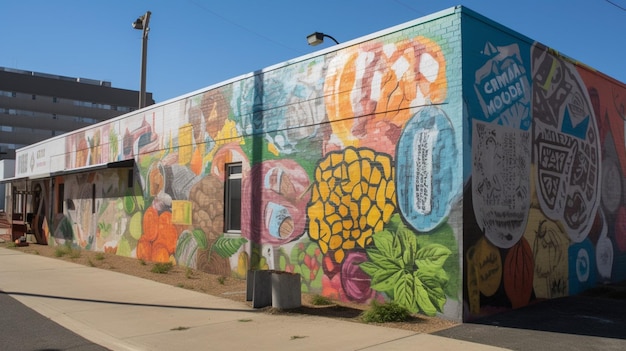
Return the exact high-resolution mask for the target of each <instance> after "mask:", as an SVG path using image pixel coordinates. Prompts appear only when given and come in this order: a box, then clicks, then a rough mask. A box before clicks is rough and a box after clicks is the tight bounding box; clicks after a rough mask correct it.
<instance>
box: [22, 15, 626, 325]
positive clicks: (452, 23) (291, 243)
mask: <svg viewBox="0 0 626 351" xmlns="http://www.w3.org/2000/svg"><path fill="white" fill-rule="evenodd" d="M623 96H626V91H625V90H624V85H623V84H621V83H619V82H617V81H615V80H612V79H610V78H608V77H606V76H604V75H602V74H600V73H598V72H596V71H593V70H591V69H589V68H587V67H585V66H583V65H581V64H578V63H576V62H574V61H572V60H571V59H569V58H567V57H564V56H563V55H560V54H558V53H557V52H555V51H553V50H549V49H547V48H545V47H544V46H543V45H541V44H540V43H537V42H534V41H532V40H531V39H529V38H526V37H524V36H522V35H520V34H518V33H515V32H513V31H511V30H508V29H506V28H504V27H502V26H500V25H498V24H496V23H494V22H492V21H490V20H488V19H486V18H484V17H482V16H480V15H478V14H476V13H474V12H472V11H470V10H468V9H465V8H462V7H457V8H453V9H449V10H446V11H442V12H439V13H437V14H434V15H432V16H428V17H425V18H422V19H419V20H416V21H414V22H411V23H408V24H405V25H402V26H398V27H394V28H391V29H389V30H386V31H383V32H380V33H374V34H372V35H370V36H368V37H365V38H363V39H359V40H355V41H353V42H349V43H344V44H342V45H339V46H337V47H334V48H330V49H327V50H325V51H322V52H319V53H316V54H312V55H308V56H305V57H302V58H298V59H294V60H292V61H289V62H286V63H284V64H280V65H277V66H273V67H270V68H267V69H265V70H261V71H258V72H254V73H252V74H249V75H246V76H243V77H238V78H235V79H233V80H230V81H228V82H225V83H223V84H220V85H216V86H212V87H209V88H207V89H203V90H200V91H198V92H194V93H191V94H189V95H186V96H182V97H180V98H179V99H174V100H171V101H168V102H166V103H162V104H159V105H155V106H151V107H148V108H145V109H142V110H140V111H136V112H133V113H129V114H127V115H124V116H122V117H119V118H115V119H112V120H110V121H107V122H105V123H101V124H98V125H95V126H90V127H86V128H83V129H81V130H78V131H76V132H72V133H69V134H66V135H64V136H61V137H57V138H52V139H49V140H47V141H45V142H42V143H38V144H35V145H32V146H29V147H26V148H23V149H21V150H19V152H18V157H17V164H16V177H27V178H36V179H37V178H41V179H42V180H40V182H41V183H42V184H41V185H40V188H41V189H42V192H43V193H44V194H49V195H46V196H44V197H42V199H41V200H40V201H42V202H43V205H42V202H40V203H39V204H40V206H38V207H37V208H38V209H39V211H38V213H37V214H38V215H39V216H40V217H45V218H44V219H43V222H42V228H43V229H44V231H45V232H46V233H45V235H46V237H47V238H49V243H50V244H52V245H55V244H65V243H67V242H69V243H71V244H72V245H75V246H78V247H81V248H83V249H89V250H98V251H107V252H113V253H116V254H118V255H123V256H129V257H135V258H137V259H142V260H146V261H159V262H165V261H172V262H175V263H176V264H179V265H184V266H188V267H192V268H196V269H200V270H204V271H207V272H211V273H215V274H220V275H226V276H235V277H239V278H245V276H246V274H247V272H248V270H250V269H274V270H282V271H289V272H296V273H300V274H301V275H302V290H303V291H304V292H311V293H320V294H322V295H325V296H328V297H331V298H334V299H337V300H340V301H352V302H358V303H364V304H365V303H369V302H371V301H373V300H378V301H395V302H397V303H399V304H401V305H403V306H406V307H408V308H409V309H410V310H411V311H413V312H419V313H424V314H427V315H443V316H446V317H448V318H452V319H457V320H468V319H472V318H476V317H478V316H482V315H486V314H490V313H495V312H497V311H501V310H506V309H511V308H518V307H521V306H524V305H527V304H529V303H532V302H536V301H540V300H542V299H547V298H555V297H559V296H565V295H570V294H576V293H579V292H581V291H583V290H584V289H587V288H590V287H593V286H595V285H597V284H601V283H604V282H611V281H618V280H623V279H624V278H625V276H626V268H625V267H626V266H625V265H624V260H625V259H626V254H624V251H626V244H624V243H625V242H626V239H625V234H623V232H624V230H623V228H624V227H625V226H624V225H623V222H624V220H625V219H624V218H626V215H625V214H624V213H623V212H626V211H624V210H623V208H624V207H625V206H624V202H625V201H626V200H624V195H623V191H622V189H623V185H624V182H623V178H624V176H623V174H624V173H623V172H624V171H625V170H626V155H625V148H624V129H625V128H624V118H623V109H622V106H623V98H622V97H623ZM128 160H132V161H134V166H133V167H132V168H128V167H127V166H128V164H127V163H125V161H128ZM234 166H237V167H240V168H241V172H240V173H239V172H236V171H234V170H236V169H237V168H236V167H234ZM120 167H121V168H120ZM48 174H49V176H47V175H48ZM42 175H43V176H42ZM239 193H240V201H241V206H231V205H232V204H237V201H239V200H238V196H237V195H238V194H239ZM239 209H240V211H239Z"/></svg>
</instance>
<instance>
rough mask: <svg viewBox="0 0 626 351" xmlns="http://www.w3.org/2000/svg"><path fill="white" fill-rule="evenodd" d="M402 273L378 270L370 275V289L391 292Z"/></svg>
mask: <svg viewBox="0 0 626 351" xmlns="http://www.w3.org/2000/svg"><path fill="white" fill-rule="evenodd" d="M403 274H404V272H403V271H397V272H390V271H384V270H379V271H377V272H376V273H375V274H374V275H373V276H372V289H374V290H376V291H380V292H387V293H389V292H393V291H394V289H395V286H396V284H397V282H398V279H400V278H401V277H402V276H403Z"/></svg>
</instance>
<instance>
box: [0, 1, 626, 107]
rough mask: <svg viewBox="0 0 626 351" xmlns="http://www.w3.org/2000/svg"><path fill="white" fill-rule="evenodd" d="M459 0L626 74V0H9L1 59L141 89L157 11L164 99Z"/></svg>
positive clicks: (152, 68)
mask: <svg viewBox="0 0 626 351" xmlns="http://www.w3.org/2000/svg"><path fill="white" fill-rule="evenodd" d="M455 5H464V6H466V7H468V8H470V9H472V10H474V11H476V12H478V13H480V14H482V15H484V16H486V17H488V18H490V19H492V20H494V21H496V22H499V23H500V24H503V25H505V26H507V27H509V28H511V29H513V30H516V31H518V32H520V33H521V34H523V35H526V36H528V37H530V38H531V39H534V40H537V41H540V42H542V43H544V44H546V45H548V46H550V47H552V48H554V49H556V50H558V51H560V52H562V53H564V54H566V55H568V56H570V57H572V58H574V59H577V60H579V61H581V62H583V63H585V64H587V65H589V66H592V67H594V68H596V69H598V70H599V71H602V72H604V73H606V74H608V75H610V76H613V77H614V78H616V79H618V80H620V81H622V82H625V81H626V69H625V67H624V66H625V64H624V62H625V58H626V38H625V36H624V33H626V28H625V27H626V11H625V10H624V9H626V0H611V1H610V2H609V1H607V0H569V1H563V0H560V1H550V0H541V1H540V0H524V1H493V0H482V1H481V0H475V1H461V0H457V1H437V0H430V1H425V0H422V1H416V0H315V1H301V0H265V1H259V0H228V1H225V0H220V1H217V0H215V1H209V0H176V1H174V0H170V1H167V0H159V1H157V0H106V1H105V0H54V1H50V0H20V1H9V0H0V33H2V39H1V40H0V43H1V44H0V66H2V67H9V68H18V69H23V70H28V71H37V72H44V73H50V74H58V75H64V76H71V77H83V78H91V79H98V80H106V81H110V82H112V85H113V86H114V87H117V88H123V89H133V90H139V81H140V66H141V31H140V30H135V29H133V28H132V26H131V23H132V22H133V21H134V20H135V19H136V18H137V17H139V16H141V15H143V14H144V13H145V12H146V11H151V12H152V16H151V19H150V28H151V30H150V34H149V43H148V65H147V90H148V91H149V92H152V93H153V94H154V98H155V100H156V101H157V102H161V101H165V100H168V99H171V98H175V97H177V96H180V95H184V94H187V93H189V92H192V91H195V90H197V89H201V88H204V87H207V86H210V85H213V84H216V83H219V82H222V81H225V80H228V79H230V78H234V77H237V76H240V75H242V74H246V73H249V72H252V71H255V70H258V69H262V68H264V67H268V66H271V65H274V64H277V63H280V62H283V61H287V60H290V59H293V58H296V57H299V56H302V55H306V54H309V53H312V52H314V51H316V50H320V49H325V48H328V47H329V46H331V45H332V44H333V43H332V41H330V40H326V41H325V42H324V44H322V45H320V46H317V47H311V46H308V45H307V43H306V36H307V35H308V34H310V33H312V32H315V31H320V32H324V33H328V34H330V35H332V36H333V37H334V38H336V39H337V40H338V41H340V42H346V41H349V40H353V39H356V38H359V37H361V36H365V35H368V34H370V33H373V32H376V31H379V30H383V29H386V28H389V27H392V26H395V25H398V24H402V23H404V22H407V21H411V20H413V19H415V18H419V17H422V16H425V15H428V14H431V13H434V12H437V11H439V10H443V9H446V8H449V7H453V6H455ZM622 8H624V9H622Z"/></svg>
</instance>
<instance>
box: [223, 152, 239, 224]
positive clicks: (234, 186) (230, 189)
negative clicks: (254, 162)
mask: <svg viewBox="0 0 626 351" xmlns="http://www.w3.org/2000/svg"><path fill="white" fill-rule="evenodd" d="M226 174H227V175H228V178H227V179H226V187H225V189H224V190H225V197H224V199H225V203H224V212H225V213H224V215H225V218H224V225H225V228H224V230H225V231H226V232H240V231H241V163H232V164H227V165H226Z"/></svg>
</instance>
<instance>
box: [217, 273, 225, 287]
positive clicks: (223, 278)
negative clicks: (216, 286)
mask: <svg viewBox="0 0 626 351" xmlns="http://www.w3.org/2000/svg"><path fill="white" fill-rule="evenodd" d="M217 282H218V283H220V284H221V285H224V283H225V282H226V277H225V276H223V275H220V276H219V277H217Z"/></svg>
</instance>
